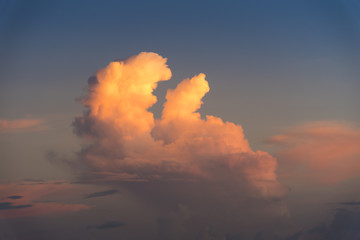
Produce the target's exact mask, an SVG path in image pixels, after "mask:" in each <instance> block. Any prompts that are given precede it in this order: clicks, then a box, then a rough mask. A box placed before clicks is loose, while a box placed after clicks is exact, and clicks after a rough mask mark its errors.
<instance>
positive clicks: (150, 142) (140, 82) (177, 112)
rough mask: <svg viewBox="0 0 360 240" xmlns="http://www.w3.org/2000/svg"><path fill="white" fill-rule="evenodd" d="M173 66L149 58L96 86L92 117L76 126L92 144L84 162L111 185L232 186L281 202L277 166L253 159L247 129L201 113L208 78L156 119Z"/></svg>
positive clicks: (125, 64) (91, 89) (110, 73)
mask: <svg viewBox="0 0 360 240" xmlns="http://www.w3.org/2000/svg"><path fill="white" fill-rule="evenodd" d="M166 60H167V59H166V58H162V57H161V56H159V55H158V54H156V53H145V52H143V53H140V54H138V55H136V56H133V57H130V58H128V59H126V60H122V61H118V62H112V63H110V64H109V65H108V66H107V67H105V68H104V69H101V70H99V71H98V72H97V73H96V76H95V78H91V79H90V80H89V86H88V96H87V97H86V98H85V99H84V100H83V104H84V106H85V107H87V109H88V111H87V112H85V113H84V115H83V116H80V117H77V118H76V119H75V121H74V127H75V132H76V133H77V134H78V135H79V136H80V137H83V139H84V141H85V143H87V146H86V147H84V148H83V149H82V151H81V153H80V154H79V161H80V162H81V163H82V164H85V165H86V166H87V167H88V170H89V172H90V173H91V174H93V175H96V176H98V175H99V174H101V173H106V174H104V175H103V177H104V178H107V177H109V176H111V179H116V175H117V176H131V178H133V179H136V180H137V181H139V180H140V179H143V180H145V181H148V180H154V179H157V180H160V179H164V180H181V181H199V180H203V181H211V182H214V183H219V184H227V183H231V184H234V185H236V186H237V187H236V188H238V189H243V190H244V191H245V189H246V191H248V193H249V194H252V195H254V196H255V195H256V196H279V195H281V194H282V187H281V185H280V184H279V183H278V181H277V176H276V173H275V171H276V168H277V162H276V159H275V158H273V157H272V156H270V155H269V154H268V153H266V152H262V151H257V152H254V151H252V150H251V148H250V146H249V143H248V140H247V139H246V138H245V136H244V134H243V129H242V127H241V126H240V125H237V124H234V123H231V122H224V121H223V120H222V119H221V118H218V117H215V116H206V118H205V119H202V118H201V116H200V114H199V113H198V112H196V111H197V110H198V109H199V108H200V106H201V104H202V98H203V97H204V95H205V94H206V93H207V92H208V91H209V90H210V88H209V85H208V82H207V81H206V80H205V74H202V73H201V74H199V75H197V76H194V77H193V78H191V79H185V80H184V81H182V82H180V83H179V84H178V86H177V87H176V88H175V89H172V90H168V92H167V94H166V100H167V101H166V103H165V104H164V109H163V113H162V117H161V119H154V116H153V114H152V113H151V112H149V111H148V109H149V108H150V107H151V106H152V105H153V104H154V103H155V102H156V100H157V99H156V97H155V96H154V95H153V90H154V89H155V88H156V87H157V83H158V82H159V81H165V80H168V79H170V77H171V71H170V69H169V68H168V66H167V65H166ZM119 178H121V177H118V179H119ZM126 180H129V178H128V177H127V178H126Z"/></svg>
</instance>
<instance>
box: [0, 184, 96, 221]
mask: <svg viewBox="0 0 360 240" xmlns="http://www.w3.org/2000/svg"><path fill="white" fill-rule="evenodd" d="M73 188H74V186H73V185H71V184H69V183H61V184H59V183H55V182H39V183H33V182H24V183H11V184H7V185H0V219H8V218H19V217H29V216H41V215H48V214H54V213H67V212H75V211H80V210H86V209H89V208H91V206H88V205H84V204H78V203H76V204H74V203H71V204H70V203H64V202H54V201H48V199H49V198H50V199H52V198H53V197H55V196H57V197H59V195H61V196H62V197H64V196H66V193H67V192H69V190H71V189H73ZM11 196H17V197H16V198H15V197H11Z"/></svg>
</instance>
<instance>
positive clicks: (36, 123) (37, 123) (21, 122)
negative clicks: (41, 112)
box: [0, 118, 48, 133]
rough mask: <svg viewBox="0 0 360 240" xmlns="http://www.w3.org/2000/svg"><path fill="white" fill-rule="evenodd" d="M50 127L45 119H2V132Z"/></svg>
mask: <svg viewBox="0 0 360 240" xmlns="http://www.w3.org/2000/svg"><path fill="white" fill-rule="evenodd" d="M46 129H48V126H46V125H45V121H44V120H43V119H36V118H23V119H15V120H8V119H0V133H21V132H37V131H43V130H46Z"/></svg>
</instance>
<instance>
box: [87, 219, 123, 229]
mask: <svg viewBox="0 0 360 240" xmlns="http://www.w3.org/2000/svg"><path fill="white" fill-rule="evenodd" d="M123 226H125V223H123V222H118V221H108V222H106V223H104V224H100V225H89V226H87V227H86V229H100V230H102V229H109V228H119V227H123Z"/></svg>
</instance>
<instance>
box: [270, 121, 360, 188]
mask: <svg viewBox="0 0 360 240" xmlns="http://www.w3.org/2000/svg"><path fill="white" fill-rule="evenodd" d="M267 143H270V144H273V145H275V146H279V147H280V149H279V150H278V152H277V154H276V156H277V157H278V158H279V160H280V161H281V162H282V164H284V166H288V167H289V166H291V169H292V170H291V169H290V170H291V171H292V172H291V174H293V175H294V176H293V177H295V176H296V177H299V178H302V179H308V180H312V181H314V180H316V181H319V182H321V183H329V184H330V183H338V182H340V181H343V180H346V179H350V178H354V177H358V176H360V161H359V160H360V148H359V146H360V129H359V128H357V127H355V126H353V125H351V124H348V123H340V122H326V121H325V122H312V123H308V124H304V125H300V126H296V127H293V128H291V129H290V130H288V131H287V132H286V133H284V134H281V135H276V136H273V137H271V138H269V139H268V140H267ZM286 169H287V171H288V170H289V168H286Z"/></svg>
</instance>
